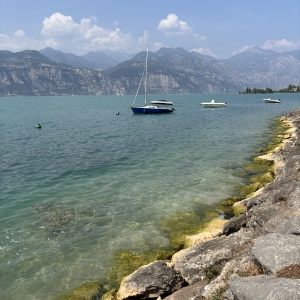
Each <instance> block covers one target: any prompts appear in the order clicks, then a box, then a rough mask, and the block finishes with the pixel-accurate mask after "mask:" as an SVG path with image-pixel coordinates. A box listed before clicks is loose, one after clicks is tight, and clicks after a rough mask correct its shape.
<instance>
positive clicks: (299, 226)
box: [280, 216, 300, 235]
mask: <svg viewBox="0 0 300 300" xmlns="http://www.w3.org/2000/svg"><path fill="white" fill-rule="evenodd" d="M280 233H281V234H295V235H300V216H293V217H291V218H290V219H289V220H288V221H287V222H286V223H285V224H284V226H283V227H282V229H281V230H280Z"/></svg>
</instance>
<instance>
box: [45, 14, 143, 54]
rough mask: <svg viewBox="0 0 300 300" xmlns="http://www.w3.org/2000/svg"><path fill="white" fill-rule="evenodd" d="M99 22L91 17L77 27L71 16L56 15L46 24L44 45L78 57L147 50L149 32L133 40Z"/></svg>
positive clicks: (125, 34)
mask: <svg viewBox="0 0 300 300" xmlns="http://www.w3.org/2000/svg"><path fill="white" fill-rule="evenodd" d="M96 22H97V19H96V18H94V17H92V18H83V19H82V20H81V21H80V23H76V22H75V21H74V20H73V18H72V17H70V16H65V15H62V14H61V13H54V14H53V15H52V16H50V17H49V18H45V20H44V21H43V29H42V31H41V33H42V34H43V35H44V36H45V37H46V41H45V43H46V44H47V45H48V46H50V45H53V46H54V45H55V47H56V48H59V49H60V50H69V51H72V52H75V53H77V54H85V53H87V52H88V51H102V50H105V49H110V50H121V51H129V49H130V48H132V46H133V48H135V49H134V50H135V51H138V50H141V49H145V45H146V44H147V41H148V39H149V34H148V32H147V31H145V32H144V34H143V36H141V37H138V38H137V39H136V40H134V39H133V38H132V36H131V34H130V33H124V32H123V31H122V30H121V29H120V28H115V29H114V30H111V29H105V28H103V27H100V26H98V25H97V24H96ZM114 25H117V22H115V23H114Z"/></svg>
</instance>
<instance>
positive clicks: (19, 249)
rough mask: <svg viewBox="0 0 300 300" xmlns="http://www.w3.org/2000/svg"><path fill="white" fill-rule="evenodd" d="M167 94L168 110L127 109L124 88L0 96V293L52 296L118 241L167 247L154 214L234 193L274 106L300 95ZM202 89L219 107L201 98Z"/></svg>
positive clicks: (93, 276)
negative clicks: (120, 92) (108, 92)
mask: <svg viewBox="0 0 300 300" xmlns="http://www.w3.org/2000/svg"><path fill="white" fill-rule="evenodd" d="M269 97H270V98H274V97H276V98H280V99H281V101H282V103H279V104H267V103H264V102H263V100H262V99H263V98H269ZM148 98H149V99H150V100H154V99H155V98H161V96H158V97H155V96H154V95H149V96H148ZM165 99H167V100H170V101H172V102H173V103H174V104H175V108H176V111H175V112H174V113H171V114H162V115H133V114H132V112H131V110H130V109H129V107H130V105H131V103H132V101H133V96H100V97H96V96H74V97H11V98H0V102H1V111H0V113H1V119H0V130H1V148H0V149H1V162H0V166H1V168H0V170H1V174H0V175H1V192H0V220H1V222H0V291H1V292H0V293H1V299H5V300H6V299H7V300H8V299H14V300H19V299H20V300H21V299H22V300H27V299H28V300H35V299H53V298H54V297H56V296H58V295H61V294H64V293H66V292H69V291H72V290H73V289H74V288H77V287H78V286H80V285H81V284H83V283H85V282H94V281H105V280H106V276H107V273H108V271H109V269H110V268H111V266H112V263H113V259H114V253H116V252H118V251H121V252H122V251H124V252H129V253H143V252H147V251H155V250H157V249H170V248H171V245H170V241H169V239H168V236H167V235H166V232H165V228H162V227H163V226H162V225H161V224H162V220H166V219H168V218H170V219H172V218H174V220H175V219H176V216H178V215H180V214H183V215H184V214H192V213H194V212H199V211H200V212H201V211H202V212H203V211H205V210H207V209H209V207H213V206H214V205H216V204H217V203H219V202H221V201H222V200H224V199H225V198H227V197H230V196H232V195H235V194H236V193H237V192H238V191H239V189H240V188H241V187H242V186H243V185H244V184H245V180H246V179H245V177H244V176H242V174H243V168H242V167H243V164H244V163H245V162H249V161H251V160H252V159H253V157H254V156H257V155H259V150H260V149H261V148H263V147H265V146H266V145H267V143H268V142H269V141H270V140H271V135H270V134H271V132H272V125H274V118H278V117H281V116H283V115H285V114H287V113H289V112H290V111H291V110H293V109H295V108H297V107H299V106H300V94H299V93H298V94H275V95H259V94H258V95H243V94H218V95H167V96H166V97H165ZM212 99H214V100H215V101H216V102H226V103H227V107H226V108H218V109H208V108H203V107H202V106H201V105H200V103H201V102H207V101H211V100H212ZM117 111H120V115H116V112H117ZM38 122H39V123H40V124H41V126H42V128H41V129H37V128H35V127H36V125H37V123H38ZM199 215H201V213H200V214H199Z"/></svg>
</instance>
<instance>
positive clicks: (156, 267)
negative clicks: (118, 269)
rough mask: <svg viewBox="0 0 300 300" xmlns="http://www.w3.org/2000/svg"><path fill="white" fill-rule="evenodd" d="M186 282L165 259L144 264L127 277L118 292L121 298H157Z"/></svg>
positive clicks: (118, 296)
mask: <svg viewBox="0 0 300 300" xmlns="http://www.w3.org/2000/svg"><path fill="white" fill-rule="evenodd" d="M184 284H185V282H184V280H183V278H182V276H181V275H180V273H178V272H176V271H175V270H174V269H173V268H171V267H169V266H168V265H167V264H166V263H165V262H163V261H156V262H154V263H151V264H149V265H146V266H143V267H141V268H140V269H138V270H137V271H135V272H134V273H132V274H130V275H129V276H127V277H125V278H124V279H123V280H122V282H121V286H120V289H119V291H118V294H117V298H118V299H119V300H125V299H131V298H134V299H137V298H138V299H151V298H153V299H157V298H158V297H159V296H166V295H169V294H171V293H173V292H175V291H177V290H179V289H180V288H181V287H183V286H184Z"/></svg>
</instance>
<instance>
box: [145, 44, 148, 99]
mask: <svg viewBox="0 0 300 300" xmlns="http://www.w3.org/2000/svg"><path fill="white" fill-rule="evenodd" d="M147 76H148V46H147V54H146V76H145V105H147Z"/></svg>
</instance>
